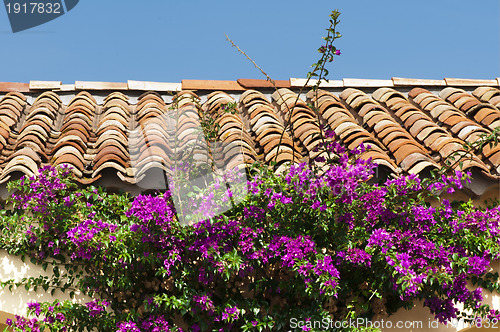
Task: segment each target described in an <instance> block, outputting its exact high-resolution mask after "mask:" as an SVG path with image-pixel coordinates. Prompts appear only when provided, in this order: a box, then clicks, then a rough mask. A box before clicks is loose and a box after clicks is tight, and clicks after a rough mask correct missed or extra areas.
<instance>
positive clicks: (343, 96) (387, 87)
mask: <svg viewBox="0 0 500 332" xmlns="http://www.w3.org/2000/svg"><path fill="white" fill-rule="evenodd" d="M305 81H306V80H304V79H290V80H289V81H276V83H277V86H278V87H281V88H280V89H279V90H278V91H276V92H274V93H272V94H270V92H271V91H270V89H271V85H270V82H268V81H265V80H245V79H241V80H238V81H198V80H184V81H182V83H155V82H140V81H128V82H127V83H106V82H103V83H99V82H76V83H75V84H74V86H72V85H65V84H60V82H41V81H31V82H30V83H29V84H23V83H0V92H4V94H3V95H2V98H1V99H0V182H1V183H4V182H6V181H8V180H9V179H11V178H13V177H14V178H15V177H17V176H19V175H20V174H29V175H31V174H34V173H36V170H37V168H39V167H41V166H43V165H46V164H48V163H52V164H56V165H58V164H71V165H73V167H74V169H73V171H74V173H75V175H76V177H77V179H78V180H79V181H80V182H81V183H83V184H88V183H95V182H96V181H97V183H100V182H99V181H101V180H103V179H109V177H110V176H111V177H116V181H115V182H116V183H121V182H124V183H127V184H136V185H138V186H139V187H141V188H151V187H150V186H149V185H148V184H147V182H148V181H151V179H152V178H153V180H155V179H156V180H158V179H157V178H158V174H162V172H167V173H169V172H171V170H170V168H171V167H172V166H173V165H174V161H176V160H186V159H185V158H187V156H186V154H185V153H183V151H184V152H185V151H186V150H188V147H189V149H191V150H192V153H193V154H192V155H193V156H194V160H195V162H206V161H207V160H214V161H215V162H216V164H220V165H221V167H229V166H237V167H240V168H241V167H244V166H245V165H248V164H251V163H252V162H254V161H262V162H265V163H270V162H271V161H277V162H278V164H277V165H276V170H277V171H280V170H282V169H283V166H284V164H285V163H288V162H294V161H299V160H310V159H311V158H313V157H315V156H317V155H318V154H319V153H320V152H317V151H316V149H315V148H316V147H317V146H318V145H319V144H320V143H321V142H322V140H323V139H324V138H322V137H324V135H325V132H324V129H331V130H332V131H333V132H334V134H335V135H334V138H333V139H335V140H338V141H339V142H341V143H342V144H343V145H345V146H346V147H348V148H349V149H353V148H356V147H358V146H359V145H360V144H363V145H369V146H370V149H368V150H367V151H366V152H364V153H363V155H362V157H363V158H372V159H373V160H374V161H375V162H376V163H378V164H379V165H380V166H381V167H382V168H385V169H386V171H387V172H389V173H401V172H407V173H420V172H424V171H425V170H428V169H436V168H439V167H441V166H443V165H444V164H445V161H447V160H448V161H453V156H454V155H456V154H464V153H465V151H464V149H463V144H464V143H473V142H475V141H477V140H478V139H479V137H480V135H481V134H487V133H490V132H491V131H492V130H493V129H494V128H495V127H496V126H499V125H500V108H499V107H500V90H499V87H498V84H497V82H496V81H494V82H495V84H492V83H493V81H492V80H479V81H478V80H453V79H445V80H442V81H439V80H415V79H402V78H392V80H390V81H387V80H349V79H345V80H343V81H338V80H337V81H330V82H329V83H323V82H322V85H321V89H319V90H317V91H312V90H311V91H309V92H308V93H307V95H306V97H305V98H306V99H303V98H302V97H304V96H303V95H301V96H300V98H299V96H298V95H297V92H298V91H299V88H298V83H305ZM310 83H311V85H312V84H314V83H315V82H313V81H312V82H310ZM445 84H446V85H445ZM451 84H453V86H452V85H451ZM400 87H401V88H400ZM181 88H182V89H183V90H182V91H178V90H180V89H181ZM409 88H411V89H409ZM74 90H76V91H75V92H71V91H74ZM100 90H105V91H106V90H107V92H105V94H103V92H101V91H100ZM408 90H410V91H409V92H408ZM93 91H99V92H95V93H94V92H93ZM139 91H144V93H142V94H141V95H140V96H138V94H139V93H140V92H139ZM194 91H196V93H195V92H194ZM471 91H472V92H471ZM138 92H139V93H138ZM171 92H177V93H176V95H174V96H173V98H171V97H170V95H169V94H170V93H171ZM228 93H230V94H231V95H229V94H228ZM235 96H236V97H235ZM235 98H236V99H235ZM166 101H167V102H166ZM228 103H231V104H232V105H236V107H235V108H234V109H233V110H228V109H227V107H226V105H227V104H228ZM311 105H314V106H315V108H311ZM203 121H209V122H211V123H212V126H218V127H219V128H220V129H219V132H218V135H217V136H214V137H211V138H210V140H205V139H203V136H200V128H201V123H202V122H203ZM458 167H459V165H455V168H457V169H458ZM464 168H465V169H471V170H477V171H479V173H481V174H483V176H485V177H487V178H490V179H492V178H495V179H497V180H498V179H499V177H500V147H495V148H489V147H486V148H485V149H484V150H483V152H482V153H479V152H477V151H476V152H474V154H473V155H472V158H471V159H470V160H467V161H466V162H464ZM148 179H149V180H148ZM156 180H155V181H153V182H154V183H157V182H158V181H156ZM160 180H161V179H160ZM161 181H163V180H161ZM161 181H160V182H161ZM159 188H161V186H160V187H159Z"/></svg>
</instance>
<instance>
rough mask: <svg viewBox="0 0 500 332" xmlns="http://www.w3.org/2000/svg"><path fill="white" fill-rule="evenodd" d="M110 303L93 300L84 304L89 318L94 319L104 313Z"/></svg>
mask: <svg viewBox="0 0 500 332" xmlns="http://www.w3.org/2000/svg"><path fill="white" fill-rule="evenodd" d="M109 305H110V303H109V302H108V301H106V300H102V301H100V300H93V301H90V302H87V303H85V306H86V307H87V309H88V311H89V314H90V317H96V316H99V315H100V314H101V313H103V312H104V311H106V307H107V306H109Z"/></svg>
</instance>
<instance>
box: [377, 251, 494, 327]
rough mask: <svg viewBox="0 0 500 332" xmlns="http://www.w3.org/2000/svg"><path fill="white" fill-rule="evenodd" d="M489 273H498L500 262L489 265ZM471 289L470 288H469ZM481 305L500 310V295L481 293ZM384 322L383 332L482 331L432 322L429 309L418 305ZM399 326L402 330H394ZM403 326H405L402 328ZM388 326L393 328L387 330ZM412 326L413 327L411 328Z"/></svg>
mask: <svg viewBox="0 0 500 332" xmlns="http://www.w3.org/2000/svg"><path fill="white" fill-rule="evenodd" d="M490 272H498V273H500V261H498V260H497V261H494V262H492V263H491V270H490ZM471 289H472V288H471ZM483 303H485V304H489V305H490V308H492V309H498V310H500V294H499V293H493V294H492V293H490V292H488V291H487V290H484V291H483ZM385 320H388V321H390V323H386V324H385V327H386V328H383V329H382V331H383V332H395V331H405V332H457V331H462V332H474V331H481V330H484V328H483V329H478V328H477V327H471V326H468V325H465V324H464V323H463V322H453V323H452V324H449V325H448V326H447V325H443V324H439V323H438V322H436V321H435V320H434V317H433V315H431V314H430V313H429V308H424V307H423V305H422V304H421V303H420V304H418V305H415V307H414V308H413V309H412V310H404V309H400V310H399V311H398V312H397V313H396V314H394V315H392V316H390V317H388V318H386V319H385ZM397 324H399V325H400V326H403V328H395V326H396V325H397ZM404 324H407V325H406V326H404ZM389 325H391V326H393V328H387V327H388V326H389ZM412 326H413V327H412ZM495 327H496V328H495V329H494V330H495V331H500V322H498V323H497V324H496V325H495Z"/></svg>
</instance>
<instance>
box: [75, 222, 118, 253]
mask: <svg viewBox="0 0 500 332" xmlns="http://www.w3.org/2000/svg"><path fill="white" fill-rule="evenodd" d="M117 227H118V226H116V225H113V224H109V223H105V222H103V221H102V220H97V221H94V220H92V219H86V220H84V221H83V222H82V223H81V224H79V225H78V226H76V227H73V228H72V229H70V230H69V231H68V232H67V233H66V235H67V237H68V240H69V241H70V242H71V243H73V244H74V245H75V246H76V248H77V249H76V250H75V252H73V254H72V255H71V258H72V259H76V258H78V257H79V258H83V259H88V260H90V259H91V258H92V253H93V252H94V251H97V250H100V248H101V245H102V243H101V241H99V240H96V237H97V235H98V234H100V233H102V232H110V233H113V232H114V231H115V230H116V228H117ZM92 243H93V244H94V245H92Z"/></svg>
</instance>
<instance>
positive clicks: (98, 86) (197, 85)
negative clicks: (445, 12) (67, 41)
mask: <svg viewBox="0 0 500 332" xmlns="http://www.w3.org/2000/svg"><path fill="white" fill-rule="evenodd" d="M306 83H307V85H308V86H313V85H315V84H316V81H315V80H309V81H308V80H306V79H301V78H290V79H289V80H277V81H273V82H270V81H267V80H260V79H238V80H236V81H218V80H182V82H181V83H164V82H146V81H128V82H126V83H116V82H88V81H76V82H75V83H74V84H62V83H61V82H58V81H30V83H10V82H0V92H22V93H28V92H39V91H41V90H52V91H82V90H88V91H91V90H104V91H114V90H117V91H126V90H129V91H158V92H179V91H182V90H221V91H244V90H247V89H260V88H300V87H303V86H304V85H306ZM392 86H394V87H399V86H401V87H403V86H436V87H446V86H455V87H457V86H462V87H465V86H470V87H478V86H500V78H496V79H491V80H490V79H489V80H475V79H458V78H445V79H443V80H428V79H409V78H400V77H393V78H392V79H390V80H367V79H343V80H330V81H328V82H321V85H320V87H322V88H349V87H352V88H356V87H357V88H363V87H374V88H377V87H392Z"/></svg>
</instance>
